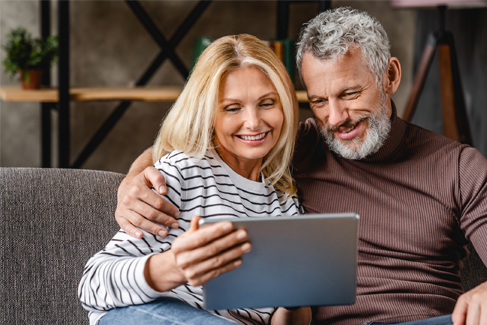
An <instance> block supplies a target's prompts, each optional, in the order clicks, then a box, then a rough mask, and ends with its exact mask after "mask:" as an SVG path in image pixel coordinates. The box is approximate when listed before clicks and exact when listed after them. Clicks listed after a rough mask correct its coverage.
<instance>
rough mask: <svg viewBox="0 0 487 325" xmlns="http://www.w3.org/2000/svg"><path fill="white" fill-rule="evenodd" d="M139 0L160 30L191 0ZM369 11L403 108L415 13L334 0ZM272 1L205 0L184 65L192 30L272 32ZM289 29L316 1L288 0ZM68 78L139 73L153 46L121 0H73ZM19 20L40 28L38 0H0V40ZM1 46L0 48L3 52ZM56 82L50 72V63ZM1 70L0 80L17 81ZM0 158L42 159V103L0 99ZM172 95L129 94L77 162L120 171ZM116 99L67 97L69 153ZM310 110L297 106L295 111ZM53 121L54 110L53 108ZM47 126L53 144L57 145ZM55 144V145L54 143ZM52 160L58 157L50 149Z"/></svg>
mask: <svg viewBox="0 0 487 325" xmlns="http://www.w3.org/2000/svg"><path fill="white" fill-rule="evenodd" d="M52 4H53V8H52V17H53V19H52V20H53V22H52V25H53V26H52V30H53V32H54V33H55V31H56V30H57V29H56V21H55V20H56V6H55V2H53V3H52ZM141 4H142V6H143V7H144V8H145V10H146V11H147V12H148V13H149V14H150V16H151V17H152V18H153V20H154V22H155V23H156V24H157V26H158V27H159V28H160V30H161V31H162V32H163V34H164V35H165V36H166V38H168V39H169V38H170V37H171V35H172V34H173V33H174V32H175V30H176V29H177V27H178V25H179V24H180V23H181V22H182V20H183V19H184V18H185V17H186V15H187V14H188V13H189V12H190V11H191V10H192V8H193V7H194V6H195V5H196V2H194V1H141ZM339 5H347V6H352V7H356V8H358V9H362V10H366V11H369V12H370V13H371V14H372V15H374V16H376V17H377V18H378V19H379V21H381V23H382V24H383V25H384V28H385V29H386V31H387V32H388V34H389V37H390V39H391V44H392V48H391V51H392V54H393V55H394V56H397V57H398V58H399V59H400V61H401V63H402V65H403V84H402V86H401V87H400V90H399V91H398V93H397V94H396V95H395V96H394V100H395V101H396V103H397V105H398V108H399V110H400V111H402V107H403V106H404V104H405V99H406V96H407V94H408V93H409V89H410V84H411V69H412V68H411V67H412V58H413V41H414V26H415V13H414V12H413V11H411V10H392V9H391V8H390V5H389V3H388V2H387V1H334V2H333V6H334V7H335V6H339ZM276 8H277V5H276V1H215V2H213V3H211V4H210V5H209V6H208V8H207V9H206V11H205V12H204V13H203V15H202V16H201V17H200V19H199V20H198V21H197V23H196V24H195V25H194V26H193V28H192V29H191V30H190V32H189V33H188V35H187V36H186V37H185V38H184V39H183V40H182V42H181V43H180V44H179V46H178V47H177V53H178V55H179V56H180V58H181V59H182V61H183V62H185V63H186V64H187V65H189V62H190V59H191V53H192V44H193V40H194V39H195V38H196V37H198V36H209V37H212V38H218V37H220V36H223V35H228V34H236V33H249V34H253V35H256V36H258V37H260V38H263V39H270V38H272V37H274V36H275V34H276V11H277V10H276ZM290 10H291V12H290V24H289V35H290V37H293V38H296V37H297V35H298V33H299V30H300V27H301V25H302V24H303V23H304V22H306V21H308V20H309V19H311V18H312V17H314V16H315V15H316V13H317V10H318V5H317V4H316V3H295V4H291V5H290ZM70 17H71V44H70V49H71V86H73V87H82V86H129V85H133V84H134V83H135V80H137V78H138V77H139V76H140V75H141V74H142V72H143V71H144V69H145V68H146V67H147V66H148V64H149V63H150V62H151V60H152V59H153V58H154V57H155V56H156V55H157V54H158V52H159V49H158V47H157V45H156V44H155V43H154V41H153V40H152V39H151V37H150V36H149V34H147V33H146V31H145V30H144V27H143V26H142V25H141V24H140V22H139V21H138V20H137V18H136V17H135V16H134V15H133V14H132V12H131V10H130V9H129V7H128V6H127V5H126V4H125V3H124V2H123V1H71V16H70ZM17 26H24V27H26V28H27V29H28V30H29V31H31V32H32V34H33V35H35V36H37V35H38V34H39V3H38V1H5V0H1V1H0V43H2V44H4V43H5V35H6V34H7V33H8V31H9V30H10V29H11V28H15V27H17ZM3 57H4V54H3V51H2V54H1V55H0V59H3ZM53 79H54V82H55V79H56V72H55V69H53ZM17 83H18V80H9V79H8V77H7V76H6V75H5V73H4V72H3V71H2V72H1V73H0V84H1V85H10V84H17ZM182 84H183V79H182V78H181V76H180V75H179V74H178V73H177V72H176V70H175V69H174V68H173V66H172V64H171V63H170V62H169V61H166V62H165V63H164V64H163V66H162V67H161V68H160V70H159V71H158V72H157V73H156V74H155V76H154V77H153V78H152V80H151V81H150V83H149V85H182ZM0 105H1V106H0V166H4V167H6V166H29V167H38V166H40V108H39V104H38V103H6V102H0ZM170 105H171V104H170V103H142V102H135V103H133V104H132V106H131V107H130V108H129V109H128V110H127V112H126V113H125V115H124V116H123V117H122V119H121V120H120V121H119V123H118V124H117V125H116V126H115V127H114V128H113V129H112V131H111V132H110V133H109V135H108V136H107V137H106V138H105V140H104V141H103V142H102V143H101V145H100V146H99V147H98V148H97V149H96V151H95V152H94V154H93V155H92V156H91V157H90V158H89V159H88V160H87V162H86V163H85V164H84V165H83V168H89V169H101V170H111V171H117V172H126V171H127V169H128V168H129V166H130V163H131V162H132V161H133V160H134V159H135V158H136V157H137V155H138V154H140V153H141V152H142V151H143V150H144V149H145V148H147V147H148V146H150V145H151V143H152V141H153V139H154V136H155V134H156V132H157V130H158V127H159V124H160V121H161V119H162V117H163V116H164V115H165V114H166V112H167V110H168V109H169V108H170ZM116 106H117V103H115V102H86V103H72V104H71V126H72V127H71V159H72V160H74V159H75V158H76V156H77V155H78V154H79V152H80V151H81V150H82V149H83V148H84V146H85V145H86V143H87V142H88V141H89V139H90V138H91V136H92V135H93V134H94V132H96V130H97V129H98V128H99V127H100V125H101V124H102V123H103V121H104V119H105V118H106V117H107V116H109V114H110V113H111V112H112V111H113V109H114V108H115V107H116ZM309 116H311V113H310V112H309V111H307V110H302V111H301V114H300V118H301V119H305V118H307V117H309ZM52 118H53V125H54V126H55V125H56V118H57V116H56V112H53V113H52ZM55 137H56V133H55V130H54V131H53V148H56V138H55ZM54 151H55V150H54ZM53 161H54V163H56V156H55V153H54V154H53Z"/></svg>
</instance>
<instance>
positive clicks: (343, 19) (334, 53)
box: [296, 7, 391, 83]
mask: <svg viewBox="0 0 487 325" xmlns="http://www.w3.org/2000/svg"><path fill="white" fill-rule="evenodd" d="M354 46H356V47H358V48H360V49H361V51H362V55H363V58H364V61H365V63H366V64H367V66H368V68H369V69H370V70H371V71H372V73H373V74H374V75H375V76H376V80H377V82H378V83H380V82H382V75H383V74H384V72H385V71H386V69H387V66H388V63H389V59H390V58H391V53H390V50H389V49H390V44H389V39H388V38H387V34H386V32H385V30H384V28H383V27H382V25H381V24H380V23H379V21H378V20H377V19H375V18H374V17H372V16H370V15H369V14H368V13H366V12H364V11H359V10H356V9H352V8H350V7H340V8H336V9H333V10H328V11H325V12H322V13H321V14H319V15H318V16H316V17H315V18H313V19H311V20H310V21H309V22H308V23H307V24H306V26H305V27H304V28H303V29H302V30H301V34H300V36H299V40H298V44H297V47H298V48H297V55H296V63H297V66H298V71H299V76H300V77H301V78H302V75H301V66H302V64H303V56H304V55H305V54H306V53H307V52H310V53H312V54H313V55H314V56H315V57H316V58H319V59H322V60H334V59H336V58H337V57H338V56H340V55H344V54H346V53H347V52H348V50H349V48H350V47H354Z"/></svg>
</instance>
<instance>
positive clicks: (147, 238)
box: [78, 159, 181, 311]
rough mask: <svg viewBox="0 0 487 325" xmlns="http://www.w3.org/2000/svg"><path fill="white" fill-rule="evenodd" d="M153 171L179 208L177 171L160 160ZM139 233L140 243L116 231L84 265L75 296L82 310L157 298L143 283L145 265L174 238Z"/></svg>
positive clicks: (112, 306) (137, 302) (138, 240)
mask: <svg viewBox="0 0 487 325" xmlns="http://www.w3.org/2000/svg"><path fill="white" fill-rule="evenodd" d="M155 167H156V168H157V169H158V170H159V171H160V172H161V173H162V174H163V175H164V177H165V178H166V185H167V187H168V193H167V194H166V195H165V196H164V198H166V199H168V200H169V201H170V202H171V203H173V204H174V205H175V206H176V207H177V208H179V207H180V206H181V197H180V193H181V179H180V178H181V176H180V173H179V171H178V168H177V167H176V166H175V165H173V164H170V163H166V162H165V161H164V159H161V160H160V161H159V162H158V163H157V164H156V165H155ZM142 232H143V234H144V236H143V237H142V239H135V238H133V237H131V236H130V235H128V234H127V233H125V232H124V231H123V230H120V231H119V232H118V233H117V234H116V235H115V236H114V237H113V238H112V240H111V241H110V242H109V243H108V245H107V246H106V247H105V248H104V249H103V250H102V251H100V252H98V253H97V254H96V255H94V256H93V257H92V258H91V259H90V260H89V261H88V263H87V264H86V266H85V270H84V273H83V277H82V279H81V282H80V285H79V287H78V296H79V299H80V300H81V303H82V305H83V307H84V308H85V309H87V310H89V311H107V310H110V309H112V308H115V307H126V306H130V305H138V304H144V303H149V302H151V301H153V300H155V299H157V298H158V297H160V296H161V293H159V292H157V291H155V290H153V289H152V288H151V287H150V286H149V285H148V284H147V281H146V280H145V276H144V268H145V263H146V262H147V260H148V259H149V257H150V256H151V255H153V254H157V253H161V252H164V251H166V250H168V249H169V248H170V247H171V244H172V242H173V241H174V239H175V238H176V237H177V235H175V234H174V232H173V231H172V230H170V231H169V233H170V235H169V236H167V237H166V238H162V237H158V236H155V235H152V234H150V233H148V232H145V231H143V230H142ZM177 233H179V232H177Z"/></svg>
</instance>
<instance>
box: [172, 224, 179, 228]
mask: <svg viewBox="0 0 487 325" xmlns="http://www.w3.org/2000/svg"><path fill="white" fill-rule="evenodd" d="M171 228H172V229H178V228H179V223H177V222H175V223H173V224H172V225H171Z"/></svg>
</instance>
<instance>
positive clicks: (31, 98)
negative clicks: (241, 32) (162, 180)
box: [0, 0, 331, 168]
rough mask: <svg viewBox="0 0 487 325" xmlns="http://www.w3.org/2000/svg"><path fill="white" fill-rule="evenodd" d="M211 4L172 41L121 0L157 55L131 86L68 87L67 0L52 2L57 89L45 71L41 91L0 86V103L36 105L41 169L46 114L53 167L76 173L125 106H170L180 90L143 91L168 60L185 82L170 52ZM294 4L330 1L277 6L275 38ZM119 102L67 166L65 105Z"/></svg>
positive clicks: (46, 14) (44, 9) (325, 5)
mask: <svg viewBox="0 0 487 325" xmlns="http://www.w3.org/2000/svg"><path fill="white" fill-rule="evenodd" d="M50 1H51V0H40V15H41V35H42V37H47V36H49V35H50V34H51V32H50V25H51V24H50V21H51V17H50V11H51V6H50ZM211 2H212V1H211V0H202V1H200V2H199V3H198V4H197V5H196V6H195V8H194V9H193V10H192V11H191V13H190V14H189V15H188V16H187V17H186V19H185V20H184V21H183V22H182V23H181V25H180V26H179V27H178V29H177V30H176V32H175V33H174V34H173V36H172V37H171V38H170V39H169V40H167V39H166V38H165V37H164V35H163V34H162V33H161V32H160V31H159V29H158V28H157V26H156V25H155V24H154V23H153V21H152V20H151V18H150V17H149V15H148V14H147V13H146V12H145V10H144V9H143V7H142V6H141V5H140V4H139V2H138V1H137V0H125V3H126V4H127V5H128V6H129V7H130V9H131V10H132V12H133V13H134V15H135V16H136V17H137V18H138V19H139V21H140V22H141V23H142V25H143V26H144V28H145V29H146V30H147V32H148V33H149V34H150V35H151V37H152V38H153V40H154V41H155V42H156V43H157V45H158V46H159V47H160V50H161V51H160V52H159V54H158V55H157V56H156V57H155V58H154V60H153V61H152V62H151V63H150V64H149V66H148V67H147V69H146V70H145V71H144V72H143V73H142V75H141V76H140V78H139V79H138V80H137V82H136V83H135V87H131V88H128V87H127V88H121V87H88V88H71V87H70V83H69V81H70V67H69V56H70V55H69V33H70V19H69V15H70V11H69V5H70V2H69V0H57V7H58V15H57V20H58V42H59V52H58V56H59V60H58V84H59V87H58V88H57V89H56V88H51V87H50V85H51V78H50V71H45V73H44V74H43V75H44V76H43V82H42V84H43V85H44V88H42V89H39V90H22V89H20V87H0V98H1V99H2V100H4V101H13V102H15V101H17V102H39V103H41V132H42V149H41V152H42V167H51V166H52V164H51V110H52V109H57V112H58V121H57V124H58V148H57V149H58V167H60V168H80V167H81V166H82V164H83V163H84V162H85V161H86V159H88V157H89V156H90V155H91V153H92V152H93V151H94V150H95V149H96V148H97V146H98V145H99V144H100V143H101V141H102V140H103V139H104V138H105V136H106V135H107V134H108V133H109V132H110V130H111V129H112V128H113V126H114V125H115V124H116V123H117V122H118V120H119V119H120V118H121V117H122V115H123V114H124V112H125V111H126V110H127V109H128V107H130V105H131V103H132V101H159V102H163V101H166V102H172V101H175V100H176V99H177V98H178V96H179V94H180V93H181V91H182V87H145V85H146V84H147V83H148V81H149V80H150V78H151V77H152V76H153V75H154V73H155V72H156V71H157V69H158V68H159V67H160V66H161V65H162V63H163V62H164V61H165V60H166V59H169V60H171V62H172V63H173V65H174V66H175V68H176V69H177V70H178V71H179V73H180V74H181V75H182V76H183V78H184V79H187V77H188V75H189V70H188V68H187V67H186V65H185V64H184V63H183V62H182V60H181V59H180V58H179V57H178V55H177V54H176V52H175V48H176V47H177V45H178V44H179V42H180V41H181V40H182V38H183V37H184V36H185V35H186V34H187V32H188V31H189V29H190V28H191V27H192V26H193V25H194V23H195V22H196V20H197V19H198V18H199V17H200V16H201V14H202V13H203V12H204V10H205V9H206V8H207V6H208V5H209V4H210V3H211ZM299 2H319V11H320V12H321V11H323V10H327V9H329V8H331V0H324V1H323V0H322V1H288V0H280V1H278V2H277V14H278V15H277V38H279V39H284V38H287V36H288V25H289V24H288V21H289V4H290V3H299ZM296 95H297V97H298V101H299V102H300V103H301V104H303V105H305V106H306V105H307V102H308V99H307V96H306V92H305V91H297V92H296ZM94 100H97V101H100V100H102V101H121V103H120V104H119V105H118V106H117V107H116V108H115V109H114V111H113V113H112V114H111V115H110V116H109V117H108V118H107V120H106V121H105V122H104V123H103V125H102V126H101V127H100V129H99V130H98V131H97V132H96V133H95V135H94V136H93V137H92V139H91V140H90V141H89V142H88V144H87V145H86V147H85V148H84V149H83V150H82V151H81V153H80V154H79V155H78V157H77V158H76V159H75V161H74V162H73V163H70V159H69V157H70V121H69V119H70V102H71V101H94Z"/></svg>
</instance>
